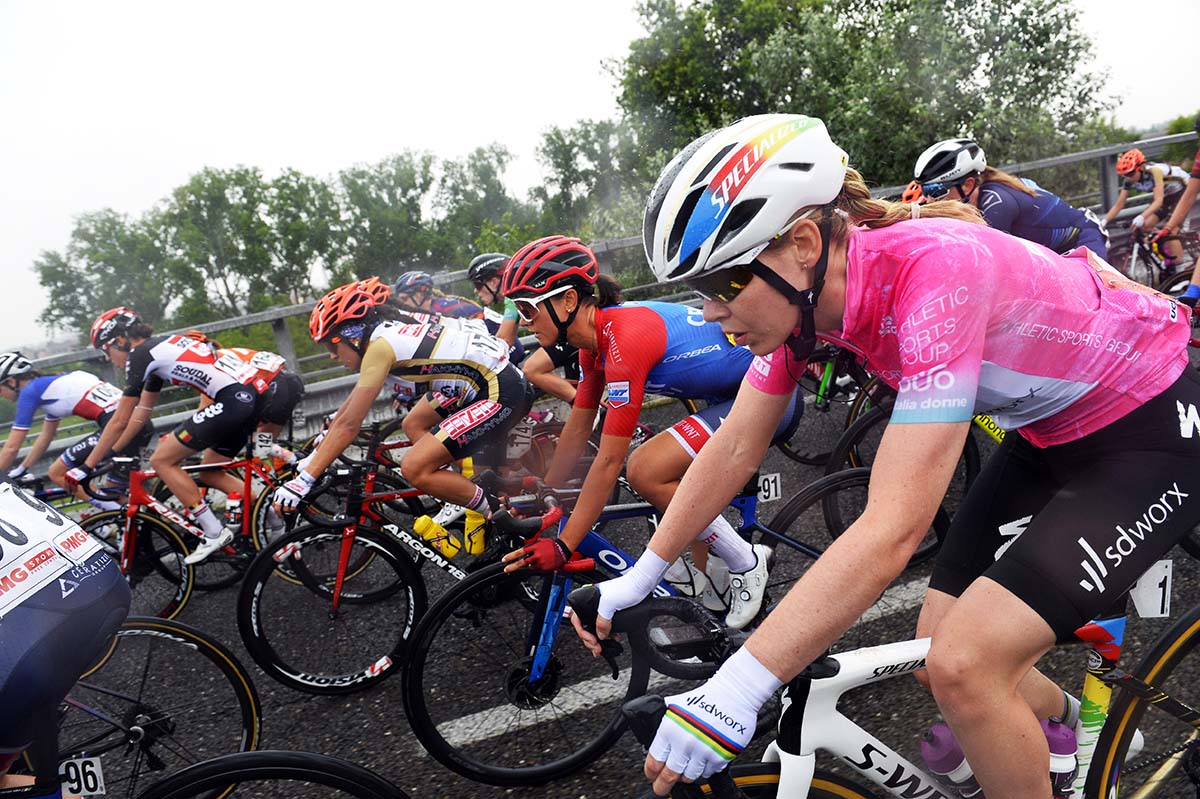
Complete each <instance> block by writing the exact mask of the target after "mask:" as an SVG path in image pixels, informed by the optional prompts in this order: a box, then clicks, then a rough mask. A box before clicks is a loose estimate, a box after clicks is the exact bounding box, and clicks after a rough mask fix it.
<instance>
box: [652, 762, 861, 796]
mask: <svg viewBox="0 0 1200 799" xmlns="http://www.w3.org/2000/svg"><path fill="white" fill-rule="evenodd" d="M729 775H730V776H731V777H733V782H734V784H735V785H737V787H738V790H740V791H741V792H742V795H743V796H745V797H746V799H776V797H778V796H779V793H778V791H779V764H778V763H747V764H746V765H737V766H730V767H729ZM699 785H700V789H701V790H702V791H704V793H705V795H706V796H707V795H711V794H712V788H711V787H709V785H708V783H699ZM808 796H809V797H810V799H878V795H877V794H875V793H872V792H871V791H868V790H867V789H865V788H863V787H862V786H861V785H859V784H857V783H854V782H851V781H850V780H848V779H845V778H844V777H839V776H838V775H836V774H831V773H829V772H828V771H817V772H816V773H815V774H813V779H812V785H811V787H810V788H809V791H808ZM638 799H659V797H657V796H655V794H654V792H653V791H647V792H646V793H644V794H641V795H640V796H639V797H638Z"/></svg>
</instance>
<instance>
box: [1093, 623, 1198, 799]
mask: <svg viewBox="0 0 1200 799" xmlns="http://www.w3.org/2000/svg"><path fill="white" fill-rule="evenodd" d="M1197 645H1200V606H1197V607H1194V608H1192V609H1191V610H1189V611H1188V612H1187V613H1185V614H1184V615H1183V616H1182V617H1181V618H1180V619H1179V620H1178V621H1176V622H1175V623H1174V624H1172V625H1171V626H1170V627H1169V628H1168V629H1167V630H1166V631H1165V632H1163V633H1162V634H1161V635H1160V636H1159V637H1158V638H1157V639H1156V640H1155V641H1154V643H1153V644H1152V645H1151V647H1150V649H1149V651H1147V652H1146V654H1145V655H1144V656H1143V657H1142V659H1141V661H1140V662H1139V663H1138V665H1137V667H1136V668H1134V669H1133V670H1132V671H1131V672H1130V673H1131V674H1132V675H1133V676H1134V677H1136V678H1138V679H1140V680H1143V681H1145V682H1148V683H1150V684H1151V685H1153V686H1155V687H1156V688H1158V689H1159V690H1161V691H1163V692H1165V693H1167V694H1170V695H1171V696H1173V697H1174V698H1176V699H1180V700H1181V701H1183V702H1185V703H1187V704H1188V705H1190V706H1191V707H1193V708H1194V707H1196V706H1197V702H1198V701H1200V695H1198V694H1200V654H1193V650H1195V649H1196V647H1197ZM1189 655H1191V657H1189ZM1155 704H1156V703H1155V702H1153V701H1148V700H1145V699H1142V698H1141V697H1137V696H1134V695H1133V694H1131V693H1129V692H1126V691H1118V692H1115V693H1114V694H1113V701H1112V703H1111V705H1110V707H1109V711H1108V717H1107V719H1106V720H1105V722H1104V727H1103V728H1101V731H1100V737H1099V739H1098V740H1097V742H1096V750H1095V753H1094V754H1093V756H1092V763H1091V767H1090V769H1089V770H1088V777H1087V782H1086V784H1085V787H1084V792H1083V795H1084V796H1085V797H1097V798H1098V799H1107V797H1108V796H1109V790H1110V788H1111V786H1113V785H1115V784H1116V783H1117V781H1118V780H1119V781H1120V787H1121V795H1122V796H1132V795H1134V794H1133V792H1131V790H1130V789H1131V788H1137V789H1145V793H1142V792H1139V793H1138V794H1137V795H1139V796H1163V797H1168V796H1169V797H1174V796H1185V795H1186V796H1191V795H1192V794H1193V793H1194V792H1195V788H1194V787H1193V784H1192V781H1191V779H1190V778H1188V777H1187V775H1186V774H1180V773H1179V771H1180V766H1182V765H1183V762H1182V759H1175V758H1168V759H1164V760H1160V761H1156V758H1158V757H1167V756H1166V753H1168V752H1170V751H1171V750H1172V749H1175V748H1178V747H1182V748H1181V749H1180V754H1183V753H1188V756H1189V757H1190V758H1191V760H1192V761H1193V762H1196V761H1197V759H1198V758H1200V733H1197V731H1196V728H1195V727H1193V726H1192V725H1191V724H1188V723H1186V722H1182V721H1179V720H1178V719H1176V718H1174V717H1173V716H1170V715H1169V714H1167V713H1166V712H1163V711H1161V710H1157V709H1154V705H1155ZM1148 710H1150V711H1151V714H1152V715H1150V716H1147V711H1148ZM1137 730H1140V731H1141V732H1142V734H1143V735H1144V741H1145V743H1144V747H1143V748H1142V749H1141V752H1140V754H1136V755H1135V756H1134V758H1133V762H1132V763H1126V762H1125V759H1126V756H1127V754H1128V752H1129V745H1130V742H1131V741H1132V740H1133V738H1134V733H1135V731H1137Z"/></svg>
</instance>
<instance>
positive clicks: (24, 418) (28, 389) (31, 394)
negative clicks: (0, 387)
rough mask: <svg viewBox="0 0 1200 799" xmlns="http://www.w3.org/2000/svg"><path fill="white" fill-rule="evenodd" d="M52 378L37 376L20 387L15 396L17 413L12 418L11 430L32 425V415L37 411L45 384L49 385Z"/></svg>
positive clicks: (25, 428)
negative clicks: (23, 386)
mask: <svg viewBox="0 0 1200 799" xmlns="http://www.w3.org/2000/svg"><path fill="white" fill-rule="evenodd" d="M53 380H54V378H53V377H51V378H49V379H47V378H42V377H39V378H35V379H33V380H30V381H29V382H28V383H26V384H25V388H23V389H21V393H20V394H19V395H18V396H17V415H16V417H15V418H14V419H13V423H12V429H13V430H28V429H29V428H31V427H33V417H34V414H35V413H36V412H37V408H38V402H39V401H40V400H41V399H42V394H44V393H45V391H46V386H48V385H50V382H51V381H53ZM47 418H49V417H47Z"/></svg>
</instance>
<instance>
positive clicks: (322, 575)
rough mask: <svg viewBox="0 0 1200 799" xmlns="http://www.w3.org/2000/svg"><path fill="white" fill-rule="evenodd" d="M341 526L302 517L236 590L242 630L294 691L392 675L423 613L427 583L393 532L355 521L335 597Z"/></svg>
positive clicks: (337, 689)
mask: <svg viewBox="0 0 1200 799" xmlns="http://www.w3.org/2000/svg"><path fill="white" fill-rule="evenodd" d="M342 543H343V532H342V530H339V529H330V528H325V527H312V526H304V527H300V528H297V529H296V530H293V531H292V532H291V533H289V534H288V535H286V536H284V537H283V538H281V539H279V540H278V541H276V542H275V543H273V544H272V545H271V546H269V547H267V548H266V549H264V550H263V551H262V552H260V553H259V554H258V556H257V557H256V558H255V559H254V562H253V563H252V564H251V565H250V568H249V569H248V570H247V572H246V578H245V580H244V581H243V582H242V589H241V593H240V594H239V595H238V611H237V616H238V631H239V632H240V633H241V636H242V641H243V642H245V644H246V649H247V651H249V652H250V656H251V657H252V658H254V662H255V663H257V664H258V665H259V666H260V667H261V668H262V670H263V671H265V672H266V673H267V674H268V675H269V676H270V677H272V678H273V679H275V680H277V681H279V682H280V683H282V684H284V685H286V686H288V687H289V688H293V689H295V690H297V691H305V692H307V693H312V694H329V695H332V694H346V693H353V692H356V691H361V690H364V689H366V688H369V687H371V686H372V685H374V684H376V683H377V682H379V681H381V680H383V679H386V678H387V677H389V676H391V674H392V673H393V671H395V670H396V669H397V668H398V667H399V666H400V665H401V664H402V663H403V661H404V659H405V656H406V648H407V643H406V641H407V639H408V637H409V636H410V634H411V633H412V631H413V628H414V627H415V625H416V622H417V620H418V619H420V618H421V615H422V614H423V613H424V612H425V606H426V597H425V584H424V583H423V582H422V580H421V577H420V575H419V574H418V573H417V570H416V569H415V568H414V567H413V565H412V561H411V560H410V559H409V557H408V555H407V554H405V552H403V551H402V550H401V549H400V548H399V544H397V543H396V542H395V541H394V540H392V539H391V538H389V537H387V536H386V535H384V534H383V533H379V532H377V531H374V530H370V529H367V528H363V527H359V528H358V531H357V533H356V534H355V536H354V539H353V541H352V542H351V543H350V550H349V552H348V555H349V560H348V561H347V562H348V563H349V564H361V568H357V569H353V570H349V571H347V572H346V573H345V578H344V583H343V586H342V590H341V593H340V594H339V595H338V606H337V609H336V610H334V588H335V584H336V577H337V574H338V566H339V562H340V558H341V555H342Z"/></svg>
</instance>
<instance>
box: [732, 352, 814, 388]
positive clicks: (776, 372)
mask: <svg viewBox="0 0 1200 799" xmlns="http://www.w3.org/2000/svg"><path fill="white" fill-rule="evenodd" d="M807 365H808V362H807V361H799V360H796V357H795V356H794V355H792V351H791V350H790V349H788V345H787V344H783V345H780V347H779V349H777V350H775V351H774V352H772V353H769V354H767V355H758V356H755V358H754V360H753V361H751V362H750V368H749V369H748V370H746V377H745V381H746V382H747V383H749V384H750V386H751V387H752V388H755V389H758V390H759V391H761V392H763V393H764V394H774V395H776V396H778V395H781V394H791V393H792V392H793V391H795V390H796V385H797V383H799V381H800V375H801V374H803V372H804V369H805V367H806V366H807Z"/></svg>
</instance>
